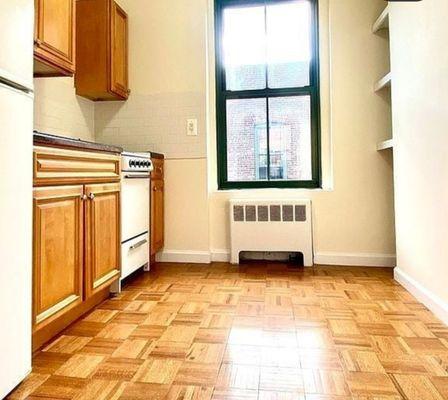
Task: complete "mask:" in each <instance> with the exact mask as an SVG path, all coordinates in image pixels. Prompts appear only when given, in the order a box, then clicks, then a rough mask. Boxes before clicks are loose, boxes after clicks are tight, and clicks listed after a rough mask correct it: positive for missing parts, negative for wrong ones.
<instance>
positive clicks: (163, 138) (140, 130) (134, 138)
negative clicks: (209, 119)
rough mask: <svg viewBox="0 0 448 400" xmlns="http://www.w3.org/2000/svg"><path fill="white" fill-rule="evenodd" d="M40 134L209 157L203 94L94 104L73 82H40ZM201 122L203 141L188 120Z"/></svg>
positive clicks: (151, 96)
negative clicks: (191, 132)
mask: <svg viewBox="0 0 448 400" xmlns="http://www.w3.org/2000/svg"><path fill="white" fill-rule="evenodd" d="M34 83H35V106H34V129H36V130H39V131H42V132H47V133H53V134H57V135H63V136H70V137H76V138H81V139H84V140H95V141H97V142H103V143H108V144H114V145H118V146H121V147H123V148H124V149H125V150H128V151H148V150H152V151H156V152H160V153H163V154H165V156H166V157H167V158H198V157H205V156H206V135H205V126H206V122H205V121H206V118H205V113H206V104H205V94H204V93H202V92H188V93H185V92H183V93H182V92H179V93H159V94H149V95H142V94H135V93H133V94H131V96H130V97H129V100H128V101H126V102H96V103H94V102H92V101H90V100H87V99H84V98H82V97H79V96H76V95H75V90H74V85H73V78H41V79H35V82H34ZM189 118H195V119H197V120H198V136H187V131H186V129H187V124H186V121H187V119H189Z"/></svg>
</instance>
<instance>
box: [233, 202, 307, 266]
mask: <svg viewBox="0 0 448 400" xmlns="http://www.w3.org/2000/svg"><path fill="white" fill-rule="evenodd" d="M230 242H231V243H230V246H231V249H230V251H231V258H230V260H231V263H232V264H238V263H239V255H240V252H242V251H256V252H301V253H302V254H303V260H304V265H305V266H307V267H309V266H312V265H313V237H312V223H311V201H310V200H230Z"/></svg>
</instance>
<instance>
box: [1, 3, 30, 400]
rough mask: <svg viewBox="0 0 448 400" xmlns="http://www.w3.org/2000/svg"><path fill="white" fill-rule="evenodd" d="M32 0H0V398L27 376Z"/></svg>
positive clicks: (28, 344) (28, 370) (28, 362)
mask: <svg viewBox="0 0 448 400" xmlns="http://www.w3.org/2000/svg"><path fill="white" fill-rule="evenodd" d="M33 25H34V0H0V399H3V398H4V397H5V396H6V395H7V394H8V393H9V392H10V391H11V390H13V389H14V387H15V386H17V385H18V384H19V383H20V382H21V381H22V380H23V379H24V378H25V377H26V376H27V375H28V374H29V373H30V372H31V301H32V300H31V290H32V289H31V288H32V286H31V277H32V151H33V29H34V26H33Z"/></svg>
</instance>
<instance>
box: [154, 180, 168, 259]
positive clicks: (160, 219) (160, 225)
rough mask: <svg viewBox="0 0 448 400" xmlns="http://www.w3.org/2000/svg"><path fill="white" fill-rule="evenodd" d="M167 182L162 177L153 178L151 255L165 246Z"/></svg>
mask: <svg viewBox="0 0 448 400" xmlns="http://www.w3.org/2000/svg"><path fill="white" fill-rule="evenodd" d="M164 218H165V184H164V181H163V180H162V179H153V180H151V256H154V255H155V254H156V253H157V252H158V251H160V250H161V249H162V248H163V246H164V237H165V222H164Z"/></svg>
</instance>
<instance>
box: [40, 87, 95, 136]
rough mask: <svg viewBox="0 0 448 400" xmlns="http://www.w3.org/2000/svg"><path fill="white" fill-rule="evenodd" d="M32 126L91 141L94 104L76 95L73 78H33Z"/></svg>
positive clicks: (42, 130) (93, 131)
mask: <svg viewBox="0 0 448 400" xmlns="http://www.w3.org/2000/svg"><path fill="white" fill-rule="evenodd" d="M34 90H35V94H34V129H36V130H38V131H41V132H46V133H52V134H56V135H64V136H70V137H75V138H81V139H84V140H94V138H95V130H94V122H95V117H94V103H93V102H91V101H90V100H87V99H84V98H82V97H78V96H76V95H75V89H74V83H73V78H39V79H34Z"/></svg>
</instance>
